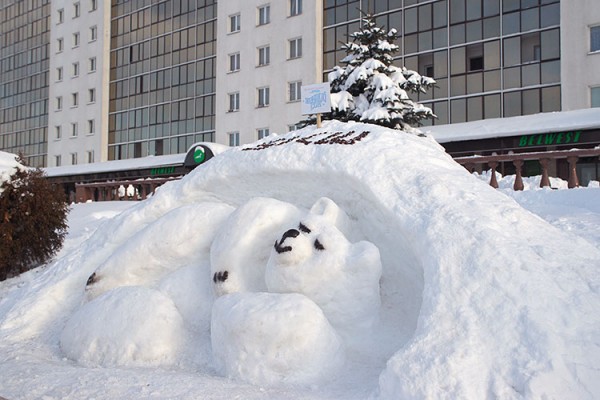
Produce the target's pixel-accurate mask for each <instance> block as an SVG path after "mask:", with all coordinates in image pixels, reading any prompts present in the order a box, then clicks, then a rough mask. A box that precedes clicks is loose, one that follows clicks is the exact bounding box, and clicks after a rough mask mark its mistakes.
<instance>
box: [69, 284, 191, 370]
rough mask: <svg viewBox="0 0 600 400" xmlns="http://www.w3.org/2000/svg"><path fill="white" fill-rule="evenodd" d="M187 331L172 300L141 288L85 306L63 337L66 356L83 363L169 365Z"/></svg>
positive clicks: (115, 293)
mask: <svg viewBox="0 0 600 400" xmlns="http://www.w3.org/2000/svg"><path fill="white" fill-rule="evenodd" d="M186 334H187V330H186V327H185V325H184V323H183V318H182V317H181V315H180V314H179V312H178V311H177V308H176V307H175V305H174V304H173V302H172V301H171V300H170V299H169V298H168V297H167V296H165V295H164V294H162V293H161V292H159V291H157V290H154V289H149V288H142V287H123V288H118V289H115V290H112V291H110V292H107V293H105V294H104V295H102V296H100V297H98V298H96V299H94V300H93V301H91V302H89V303H87V304H85V305H83V306H82V307H81V308H80V309H79V310H77V311H76V312H75V313H74V314H73V316H72V317H71V318H70V319H69V321H67V323H66V325H65V328H64V330H63V332H62V335H61V338H60V345H61V348H62V350H63V351H64V353H65V355H66V356H67V357H69V358H71V359H73V360H76V361H78V362H79V363H81V364H83V365H88V366H97V365H102V366H105V367H109V366H159V365H171V364H173V363H174V362H176V361H177V360H178V357H179V354H180V352H181V351H182V350H183V349H184V345H185V342H186Z"/></svg>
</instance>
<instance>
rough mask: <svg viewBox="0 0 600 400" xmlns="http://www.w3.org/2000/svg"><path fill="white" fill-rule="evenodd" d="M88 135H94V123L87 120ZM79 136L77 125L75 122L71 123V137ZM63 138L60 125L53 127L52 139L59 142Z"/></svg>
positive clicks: (91, 120)
mask: <svg viewBox="0 0 600 400" xmlns="http://www.w3.org/2000/svg"><path fill="white" fill-rule="evenodd" d="M86 133H87V134H88V135H93V134H95V133H96V121H95V120H93V119H88V121H87V132H86ZM78 135H79V124H78V123H77V122H71V137H77V136H78ZM62 137H63V129H62V125H56V126H55V127H54V139H55V140H60V139H62Z"/></svg>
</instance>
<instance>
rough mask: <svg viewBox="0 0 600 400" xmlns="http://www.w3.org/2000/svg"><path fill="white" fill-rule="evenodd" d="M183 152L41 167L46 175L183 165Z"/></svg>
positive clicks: (83, 173) (81, 173)
mask: <svg viewBox="0 0 600 400" xmlns="http://www.w3.org/2000/svg"><path fill="white" fill-rule="evenodd" d="M184 159H185V153H180V154H170V155H165V156H148V157H141V158H132V159H128V160H114V161H105V162H99V163H92V164H77V165H65V166H61V167H49V168H42V169H43V171H44V172H45V173H46V175H47V176H63V175H85V174H94V173H99V172H110V171H130V170H137V169H145V168H152V167H161V166H166V165H183V160H184Z"/></svg>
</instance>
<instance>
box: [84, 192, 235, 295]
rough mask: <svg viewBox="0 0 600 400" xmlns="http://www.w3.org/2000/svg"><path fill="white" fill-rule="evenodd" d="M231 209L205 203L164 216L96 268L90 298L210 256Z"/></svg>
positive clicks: (144, 283) (152, 280)
mask: <svg viewBox="0 0 600 400" xmlns="http://www.w3.org/2000/svg"><path fill="white" fill-rule="evenodd" d="M232 210H233V209H232V207H230V206H228V205H226V204H222V203H209V202H205V203H198V204H194V205H188V206H184V207H179V208H177V209H175V210H173V211H171V212H169V213H167V214H165V215H163V216H162V217H161V218H159V219H157V220H156V221H155V222H153V223H152V224H150V225H148V226H146V227H145V228H144V229H142V230H140V231H139V232H137V233H136V234H134V235H132V237H131V239H130V240H129V241H128V242H127V243H125V244H124V245H123V246H121V247H119V248H117V250H116V251H115V252H114V253H113V254H112V255H111V256H110V257H108V258H107V259H106V260H105V261H104V262H103V263H102V264H101V265H100V266H99V267H98V268H97V269H96V271H95V272H94V273H93V274H92V275H91V276H90V277H89V279H88V282H87V286H86V293H87V296H88V298H90V299H93V298H95V297H97V296H99V295H100V294H102V293H104V292H106V291H108V290H110V289H114V288H116V287H120V286H136V285H142V286H152V285H156V284H157V283H158V282H159V281H160V280H161V279H162V278H163V277H165V276H166V275H167V274H168V273H170V272H173V271H175V270H177V269H179V268H181V267H183V266H186V265H190V264H198V260H204V259H208V257H209V255H208V254H209V251H210V245H211V243H212V241H213V238H214V237H215V232H216V231H217V229H218V227H219V226H220V225H221V224H222V223H223V221H224V220H225V219H226V218H227V217H228V216H229V214H230V213H231V212H232ZM187 224H194V225H195V226H197V228H196V229H194V232H193V234H190V233H189V230H187V229H181V227H182V226H185V225H187ZM157 239H159V240H157Z"/></svg>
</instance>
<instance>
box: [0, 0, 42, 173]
mask: <svg viewBox="0 0 600 400" xmlns="http://www.w3.org/2000/svg"><path fill="white" fill-rule="evenodd" d="M49 37H50V2H49V0H34V1H31V0H30V1H26V0H3V1H1V2H0V150H2V151H6V152H10V153H14V154H17V153H20V152H21V153H23V155H24V156H25V161H26V162H27V163H28V164H29V165H31V166H33V167H42V166H45V165H46V154H47V141H46V140H47V134H48V68H49V58H50V53H49Z"/></svg>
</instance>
